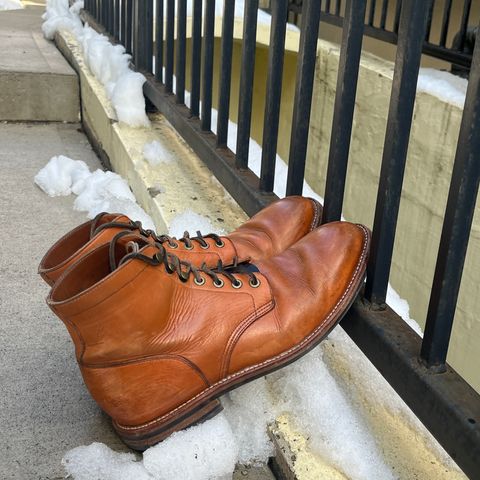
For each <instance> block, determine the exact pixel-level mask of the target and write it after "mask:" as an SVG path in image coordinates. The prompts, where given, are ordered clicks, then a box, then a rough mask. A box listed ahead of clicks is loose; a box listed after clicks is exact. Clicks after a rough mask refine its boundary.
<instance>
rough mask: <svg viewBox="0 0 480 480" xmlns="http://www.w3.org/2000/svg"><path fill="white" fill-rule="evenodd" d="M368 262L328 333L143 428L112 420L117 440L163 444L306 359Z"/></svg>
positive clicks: (349, 303)
mask: <svg viewBox="0 0 480 480" xmlns="http://www.w3.org/2000/svg"><path fill="white" fill-rule="evenodd" d="M362 228H363V227H362ZM365 236H366V241H365V245H364V252H366V247H367V246H368V244H369V237H370V235H369V232H368V231H367V230H366V229H365ZM366 261H367V256H366V253H365V254H362V256H361V259H360V262H359V263H358V265H357V271H356V274H355V275H354V277H353V278H352V280H351V283H350V286H349V291H348V292H346V294H345V295H344V296H343V297H342V299H341V300H340V301H339V302H338V303H337V305H336V306H335V307H334V309H335V308H336V309H337V310H336V312H335V313H334V314H333V315H331V318H330V322H331V323H330V325H329V327H328V328H327V329H326V330H324V329H322V326H323V325H320V326H319V327H317V329H316V330H314V331H313V332H312V333H311V334H310V335H309V336H308V337H307V338H306V339H304V340H303V341H302V342H300V343H299V344H297V346H295V347H292V348H290V349H289V350H287V351H286V352H283V353H280V354H278V355H276V356H275V357H273V358H271V359H270V360H266V361H265V362H262V363H261V364H258V365H253V366H251V367H247V368H245V369H243V370H240V371H239V372H237V373H235V374H232V375H230V376H229V377H226V378H224V379H223V380H220V381H219V382H217V383H216V384H214V385H212V386H211V387H209V388H208V389H206V390H204V391H203V392H201V393H199V394H198V395H196V396H195V397H194V398H192V399H190V400H188V401H187V402H185V403H184V404H182V405H180V406H179V407H177V408H175V409H174V410H172V411H171V412H169V413H167V414H165V415H162V416H161V417H159V418H157V419H154V420H151V421H150V422H147V423H145V424H143V425H138V426H126V425H120V424H119V423H117V422H115V420H112V423H113V427H114V429H115V431H116V432H117V434H118V436H119V437H120V438H121V439H122V441H123V442H124V443H125V444H126V445H128V446H129V447H130V448H132V449H134V450H139V451H144V450H146V449H147V448H149V447H151V446H153V445H155V444H157V443H159V442H161V441H162V440H165V439H166V438H167V437H168V436H170V435H171V434H172V433H174V432H177V431H179V430H183V429H185V428H188V427H191V426H193V425H196V424H199V423H202V422H204V421H206V420H209V419H210V418H213V417H214V416H215V415H217V414H218V413H220V412H221V411H222V410H223V407H222V404H221V403H220V400H219V399H218V397H220V396H222V395H224V394H225V393H227V392H229V391H231V390H234V389H235V388H238V387H240V386H242V385H244V384H245V383H248V382H251V381H253V380H256V379H257V378H259V377H262V376H264V375H266V374H269V373H272V372H274V371H276V370H278V369H280V368H283V367H285V366H287V365H289V364H290V363H293V362H294V361H296V360H298V359H299V358H301V357H303V356H304V355H305V354H307V353H308V352H309V351H310V350H312V349H313V348H315V347H316V346H317V345H318V344H320V343H321V342H322V341H323V340H324V339H325V338H326V337H327V336H328V335H329V333H330V332H331V331H332V330H333V329H334V328H335V327H336V326H337V325H338V323H339V322H340V321H341V320H342V318H343V317H344V316H345V314H346V313H347V311H348V310H349V309H350V307H351V306H352V305H353V303H354V302H355V299H356V298H357V296H358V294H359V292H360V290H361V289H362V286H363V281H364V280H365V276H366V271H365V269H366ZM360 272H361V273H360ZM327 318H328V317H327ZM317 330H318V332H317Z"/></svg>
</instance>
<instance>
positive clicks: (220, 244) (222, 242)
mask: <svg viewBox="0 0 480 480" xmlns="http://www.w3.org/2000/svg"><path fill="white" fill-rule="evenodd" d="M215 245H216V246H217V247H218V248H223V247H224V246H225V242H224V241H223V240H220V241H219V242H215Z"/></svg>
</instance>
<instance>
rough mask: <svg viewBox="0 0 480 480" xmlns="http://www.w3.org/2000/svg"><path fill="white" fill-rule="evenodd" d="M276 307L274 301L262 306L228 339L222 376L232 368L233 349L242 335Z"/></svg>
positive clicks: (221, 371) (221, 370)
mask: <svg viewBox="0 0 480 480" xmlns="http://www.w3.org/2000/svg"><path fill="white" fill-rule="evenodd" d="M274 305H275V303H274V302H273V301H270V302H268V303H266V304H265V305H262V306H261V307H260V308H259V309H258V310H255V311H254V312H253V313H251V314H250V315H249V316H248V317H247V318H245V320H243V321H242V322H241V323H240V324H239V325H238V326H237V328H236V329H235V330H234V332H233V333H232V334H231V335H230V338H229V339H228V342H227V346H226V347H225V353H224V355H223V361H222V368H221V369H220V375H221V376H223V375H225V374H226V373H227V371H228V368H229V367H230V360H231V357H232V353H233V349H234V348H235V345H236V344H237V342H238V340H239V339H240V337H241V336H242V334H243V333H244V332H245V330H246V329H247V328H248V327H249V326H250V325H251V324H252V323H254V322H255V321H256V320H257V319H258V318H260V317H263V315H264V314H265V313H267V312H269V311H270V310H271V309H272V308H273V307H274Z"/></svg>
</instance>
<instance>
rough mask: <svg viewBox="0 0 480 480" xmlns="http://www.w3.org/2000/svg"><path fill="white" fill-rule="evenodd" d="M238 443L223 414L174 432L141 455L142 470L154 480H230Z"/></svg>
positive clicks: (235, 460)
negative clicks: (143, 468)
mask: <svg viewBox="0 0 480 480" xmlns="http://www.w3.org/2000/svg"><path fill="white" fill-rule="evenodd" d="M237 457H238V446H237V442H236V440H235V437H234V435H233V432H232V429H231V428H230V425H229V423H228V421H227V420H226V418H225V416H224V415H223V414H220V415H217V416H216V417H215V418H213V419H212V420H209V421H207V422H205V423H202V424H200V425H197V426H195V427H191V428H189V429H187V430H183V431H180V432H177V433H174V434H173V435H172V436H170V437H169V438H168V439H167V440H165V441H164V442H162V443H160V444H158V445H156V446H154V447H152V448H149V449H148V450H147V451H146V452H144V454H143V464H144V466H145V469H146V470H147V471H148V472H149V473H150V474H151V475H152V476H153V478H155V479H156V480H173V479H182V480H214V479H215V480H216V479H222V480H223V479H225V480H226V479H231V478H232V472H233V470H234V468H235V464H236V462H237Z"/></svg>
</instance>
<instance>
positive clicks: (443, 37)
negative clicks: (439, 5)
mask: <svg viewBox="0 0 480 480" xmlns="http://www.w3.org/2000/svg"><path fill="white" fill-rule="evenodd" d="M451 10H452V0H445V5H444V6H443V18H442V31H441V33H440V46H442V47H445V46H446V44H447V35H448V26H449V24H450V12H451Z"/></svg>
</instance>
